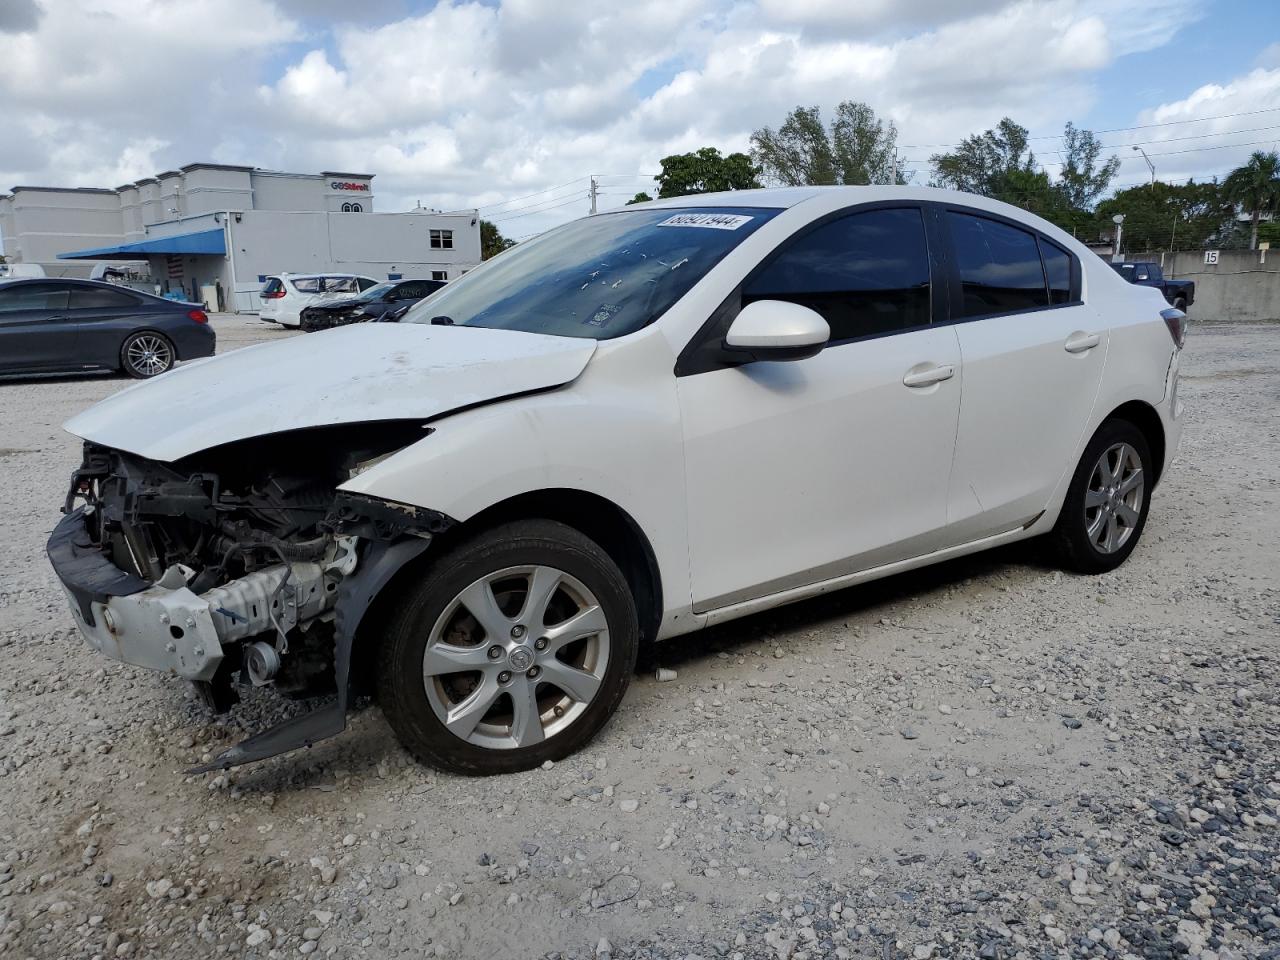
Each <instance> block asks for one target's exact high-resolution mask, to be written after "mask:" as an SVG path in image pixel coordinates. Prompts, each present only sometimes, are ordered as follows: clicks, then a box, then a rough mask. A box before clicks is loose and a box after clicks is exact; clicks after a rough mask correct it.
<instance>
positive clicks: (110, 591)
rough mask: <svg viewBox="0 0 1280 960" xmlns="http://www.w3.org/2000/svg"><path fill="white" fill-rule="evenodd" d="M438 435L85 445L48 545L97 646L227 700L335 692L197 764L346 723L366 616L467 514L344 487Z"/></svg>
mask: <svg viewBox="0 0 1280 960" xmlns="http://www.w3.org/2000/svg"><path fill="white" fill-rule="evenodd" d="M426 433H427V430H426V429H424V427H423V426H422V425H421V423H420V422H417V423H415V422H401V421H390V422H382V423H375V424H361V425H351V426H347V427H341V428H328V429H323V428H322V429H314V430H304V431H296V432H295V433H293V434H285V435H274V436H269V437H263V438H258V439H256V440H252V441H241V442H238V443H231V444H226V445H224V446H223V447H219V448H214V449H212V450H209V451H205V452H202V453H200V454H195V455H192V456H190V457H187V458H184V459H183V460H180V461H177V462H174V463H161V462H158V461H153V460H147V459H145V458H142V457H139V456H135V455H133V454H130V453H126V452H123V451H119V450H113V449H109V448H105V447H101V446H97V445H94V444H92V443H86V444H85V452H84V461H83V463H82V465H81V467H80V469H78V470H77V471H75V473H74V474H73V476H72V481H71V489H70V491H69V492H68V494H67V499H66V504H65V507H64V514H65V516H64V517H63V519H62V521H61V522H60V523H59V524H58V526H57V527H56V528H55V530H54V532H53V535H52V536H51V537H50V540H49V546H48V553H49V558H50V561H51V562H52V564H53V567H54V570H55V572H56V573H57V575H58V577H59V579H60V580H61V581H62V584H63V587H64V588H65V590H66V592H67V595H68V597H69V599H70V601H71V608H72V612H73V614H74V616H75V619H76V622H77V625H78V626H79V627H80V630H81V632H82V633H83V634H84V636H85V638H86V639H87V641H88V642H89V644H90V645H91V646H93V647H94V648H95V649H96V650H98V651H99V652H100V653H102V654H104V655H105V656H108V657H111V658H113V659H116V660H120V661H123V662H125V663H130V664H134V665H137V666H141V667H146V668H148V669H153V670H158V671H162V672H165V673H169V674H172V675H174V676H177V677H182V678H184V679H186V680H189V681H191V682H192V683H193V684H195V686H196V689H197V690H198V691H199V693H200V694H201V696H202V698H203V699H204V700H205V702H206V703H207V704H208V705H209V706H210V707H211V708H212V709H214V710H215V711H218V712H223V711H226V710H228V709H230V708H231V707H232V706H233V705H234V704H235V703H236V702H238V700H239V696H238V694H237V692H236V691H237V687H243V686H248V685H252V686H260V687H272V688H274V689H275V690H276V691H277V692H279V693H281V694H282V695H285V696H287V697H290V698H304V697H312V696H318V695H323V694H326V693H334V694H336V696H335V698H334V700H333V701H332V702H331V703H329V704H328V705H326V706H323V707H321V708H319V709H317V710H315V711H312V712H311V713H307V714H303V715H301V716H298V717H295V718H293V719H292V720H289V721H287V722H285V723H283V724H280V725H279V726H277V727H274V728H272V729H270V730H267V731H264V732H263V733H260V734H257V735H256V736H254V737H251V738H249V739H248V740H246V741H245V742H243V743H241V744H239V745H237V746H235V747H233V748H231V749H230V750H227V751H225V752H224V753H223V754H221V755H220V756H218V757H216V758H215V759H214V760H213V761H212V762H211V763H209V764H208V765H206V766H204V767H201V768H197V770H196V771H193V772H202V771H205V770H213V769H222V768H226V767H230V766H234V765H236V764H240V763H247V762H249V761H252V760H259V759H263V758H265V757H269V756H274V755H276V754H279V753H283V752H286V751H288V750H293V749H296V748H297V747H302V746H309V745H311V744H312V743H315V742H316V741H318V740H322V739H325V738H326V737H331V736H334V735H335V734H337V733H340V732H341V731H342V730H343V729H344V728H345V726H346V713H347V706H348V702H349V699H350V696H351V689H350V688H351V682H350V680H351V671H350V664H351V650H352V644H353V641H354V639H355V635H356V631H357V629H358V628H359V625H360V622H361V620H362V618H363V617H364V614H365V612H366V611H367V610H368V608H369V605H370V603H371V602H372V600H373V598H374V597H375V596H376V595H377V593H378V591H379V590H380V589H381V588H382V587H383V586H384V585H385V584H386V583H387V582H388V581H389V580H390V579H391V577H392V576H393V575H394V574H395V573H396V572H397V571H398V570H399V569H400V568H401V567H402V566H403V564H404V563H405V562H407V561H408V560H410V559H412V558H413V557H415V556H417V555H419V554H420V553H422V552H423V551H424V550H425V549H426V548H427V547H428V545H429V544H430V542H431V538H432V537H433V536H435V535H437V534H439V533H442V532H443V531H444V530H446V529H447V528H448V527H449V526H451V525H452V523H453V521H452V520H451V519H450V518H449V517H447V516H445V515H443V514H440V513H437V512H434V511H431V510H426V509H423V508H420V507H414V506H409V505H405V504H397V503H389V502H387V501H383V500H378V499H376V498H371V497H366V496H361V495H358V494H352V493H347V492H344V491H341V490H339V489H338V487H339V485H341V484H342V483H343V482H345V481H346V480H348V479H350V478H351V477H352V476H354V475H355V474H357V473H359V472H360V471H361V470H362V469H364V468H365V467H367V466H368V465H369V464H370V463H373V462H377V461H378V460H379V459H381V458H382V457H384V456H386V455H387V454H389V453H391V452H394V451H395V450H397V449H400V448H402V447H404V446H406V445H408V444H409V443H412V442H414V441H415V440H417V439H420V438H421V437H423V436H425V435H426Z"/></svg>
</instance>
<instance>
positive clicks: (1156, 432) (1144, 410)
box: [1102, 400, 1165, 489]
mask: <svg viewBox="0 0 1280 960" xmlns="http://www.w3.org/2000/svg"><path fill="white" fill-rule="evenodd" d="M1108 420H1128V421H1129V422H1130V423H1132V424H1133V425H1134V426H1135V427H1137V428H1138V429H1139V430H1141V431H1142V435H1143V436H1144V437H1145V438H1146V440H1147V446H1148V447H1150V448H1151V459H1152V461H1153V462H1152V469H1153V471H1154V472H1155V476H1154V478H1153V479H1152V481H1151V487H1152V489H1155V485H1156V484H1157V483H1159V482H1160V471H1161V470H1163V469H1164V453H1165V439H1164V424H1162V423H1161V422H1160V414H1158V413H1156V411H1155V407H1153V406H1151V404H1149V403H1143V402H1142V401H1141V400H1130V401H1129V402H1128V403H1123V404H1121V405H1120V406H1118V407H1116V408H1115V409H1114V410H1112V411H1111V412H1110V413H1109V414H1107V416H1106V417H1104V418H1103V421H1102V422H1103V423H1106V422H1107V421H1108Z"/></svg>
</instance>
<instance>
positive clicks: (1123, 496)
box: [49, 187, 1185, 773]
mask: <svg viewBox="0 0 1280 960" xmlns="http://www.w3.org/2000/svg"><path fill="white" fill-rule="evenodd" d="M1184 324H1185V318H1184V317H1183V315H1182V314H1181V313H1180V312H1178V311H1175V310H1170V309H1168V308H1167V306H1166V304H1165V303H1164V301H1163V300H1162V298H1161V297H1160V295H1159V293H1158V292H1156V291H1154V290H1148V289H1145V288H1141V287H1134V286H1132V285H1130V284H1127V283H1125V282H1124V281H1123V280H1122V279H1121V278H1120V277H1118V276H1116V274H1115V273H1114V272H1113V271H1112V270H1111V269H1110V268H1109V267H1108V265H1107V264H1106V263H1104V262H1103V261H1102V260H1100V259H1099V258H1098V257H1097V256H1095V255H1094V254H1093V253H1091V252H1090V251H1089V250H1088V249H1086V248H1085V247H1084V246H1083V245H1082V244H1080V243H1078V242H1077V241H1076V240H1074V239H1073V238H1072V237H1070V236H1069V235H1067V234H1066V233H1064V232H1063V231H1061V230H1059V229H1058V228H1056V227H1054V226H1052V225H1051V224H1049V223H1047V222H1045V221H1043V220H1040V219H1038V218H1037V217H1034V216H1032V215H1030V214H1028V213H1025V212H1024V211H1022V210H1019V209H1016V208H1014V207H1010V206H1006V205H1004V204H1002V203H997V202H994V201H991V200H986V199H983V198H981V197H976V196H969V195H965V194H959V193H951V192H944V191H938V190H929V189H920V188H902V187H848V188H820V187H812V188H794V189H782V190H762V191H742V192H737V193H731V194H721V195H707V196H692V197H681V198H678V199H672V200H664V201H658V202H655V203H648V204H641V205H636V206H630V207H626V208H625V209H622V210H617V211H610V212H607V213H602V214H599V215H596V216H592V217H588V218H586V219H582V220H578V221H575V222H573V223H570V224H567V225H565V226H563V227H560V228H558V229H556V230H552V231H551V232H549V233H547V234H545V235H543V236H541V237H539V238H537V239H535V240H531V241H528V242H526V243H523V244H521V245H519V246H518V247H515V248H514V249H512V250H509V251H507V252H505V253H503V254H501V255H500V256H498V257H496V258H494V259H493V260H491V261H489V262H487V263H485V264H484V265H483V266H481V267H480V268H479V269H476V270H474V271H472V272H471V273H469V274H468V275H467V276H465V277H463V278H462V279H460V280H458V281H455V282H454V283H452V284H450V285H449V286H448V287H446V288H445V289H443V290H441V291H440V292H438V293H436V294H435V295H433V296H431V297H429V298H427V299H426V300H423V301H421V302H420V303H419V304H418V305H416V306H415V307H414V308H413V309H412V310H411V311H410V312H409V313H408V314H407V315H406V317H405V318H404V320H403V321H402V322H400V323H398V324H390V323H388V324H361V325H358V326H355V327H345V328H340V329H336V330H332V331H328V332H325V333H321V334H318V335H316V336H313V337H309V338H307V339H306V341H305V342H302V341H286V342H275V343H271V344H266V345H262V346H258V347H252V348H249V349H245V350H241V351H237V352H235V353H231V354H228V355H224V356H219V357H216V358H214V359H212V360H209V361H206V362H204V363H201V364H196V365H192V366H190V367H188V368H184V369H179V370H177V371H176V372H174V373H171V374H168V375H166V376H164V377H160V378H158V379H157V380H155V381H152V382H149V383H147V384H145V385H143V386H141V387H138V388H135V389H132V390H129V391H126V392H123V393H121V394H119V395H117V396H115V397H113V398H111V399H109V400H107V401H105V402H103V403H101V404H99V405H98V406H96V407H94V408H92V409H90V410H89V411H87V412H85V413H83V414H81V415H80V416H78V417H76V418H74V419H73V420H72V421H70V422H69V423H68V425H67V427H68V429H69V430H70V431H71V432H72V433H74V434H76V435H77V436H80V437H83V438H84V439H85V440H86V441H88V443H87V444H86V454H85V462H84V465H83V466H82V467H81V469H80V470H78V471H77V472H76V474H75V477H74V479H73V482H72V489H71V492H70V495H69V496H68V509H69V511H70V512H68V514H67V516H66V517H65V518H64V519H63V520H62V522H61V523H60V524H59V525H58V528H57V530H55V532H54V534H53V537H52V539H51V541H50V546H49V553H50V557H51V559H52V561H53V564H54V567H55V569H56V570H57V572H58V574H59V576H60V577H61V579H62V581H63V583H64V585H65V586H66V589H67V592H68V595H69V597H70V598H71V601H72V604H71V606H72V610H73V613H74V616H75V617H76V620H77V622H78V623H79V626H80V628H81V630H82V631H83V632H84V634H85V636H86V637H87V638H88V640H89V642H90V643H92V644H93V645H94V646H95V647H96V648H98V649H99V650H101V651H102V652H103V653H104V654H106V655H108V656H112V657H116V658H118V659H121V660H125V661H127V662H131V663H135V664H140V665H143V666H146V667H150V668H153V669H157V670H164V671H166V672H170V673H174V674H177V675H178V676H182V677H186V678H187V679H190V680H192V681H195V682H196V684H197V686H198V688H199V689H200V691H201V692H202V693H203V694H204V695H205V697H206V699H207V700H208V702H209V703H210V704H211V705H213V706H214V707H215V708H217V709H227V708H229V707H230V706H231V704H232V703H233V702H234V700H235V686H236V684H238V683H242V682H248V683H253V684H255V685H259V686H274V687H276V688H277V689H279V690H281V691H282V692H285V693H289V694H291V695H299V694H307V693H318V692H325V691H326V690H334V689H335V688H336V692H337V697H336V700H335V701H333V702H331V703H330V704H328V705H326V706H323V707H321V708H319V709H317V710H316V711H314V712H312V713H310V714H306V715H303V716H301V717H298V718H294V719H293V720H291V721H289V722H287V723H285V724H282V725H280V726H277V727H275V728H272V729H270V730H267V731H265V732H264V733H261V734H259V735H257V736H255V737H252V738H250V739H249V740H247V741H245V742H244V743H242V744H240V745H238V746H236V747H233V748H231V749H229V750H227V751H226V752H224V753H223V754H221V755H220V756H218V757H217V758H215V759H214V760H213V762H212V763H210V764H207V765H206V766H205V767H203V768H201V769H214V768H218V767H226V766H230V765H232V764H236V763H243V762H246V761H249V760H255V759H260V758H262V757H265V756H271V755H273V754H277V753H281V752H284V751H286V750H290V749H293V748H295V747H298V746H302V745H305V744H310V743H313V742H315V741H316V740H318V739H321V738H323V737H326V736H331V735H333V734H336V733H338V732H339V731H341V730H342V729H343V727H344V725H345V717H346V708H347V703H348V701H349V700H350V698H351V696H352V695H353V694H354V693H357V692H361V691H365V690H367V691H368V692H371V693H374V694H375V695H376V696H377V698H378V699H379V700H380V702H381V706H382V709H383V711H384V712H385V715H386V717H387V719H388V720H389V722H390V724H391V726H392V728H393V729H394V730H395V731H396V733H397V734H398V735H399V737H400V739H401V740H402V741H403V742H404V744H405V745H406V746H407V747H408V748H409V749H410V750H411V751H412V752H413V753H414V754H415V755H416V756H418V757H419V758H421V759H422V760H424V761H426V762H429V763H432V764H435V765H437V766H440V767H443V768H445V769H448V770H453V771H458V772H462V773H499V772H504V771H513V770H520V769H526V768H529V767H533V766H536V765H538V764H541V763H543V762H544V761H546V760H554V759H557V758H560V757H563V756H565V755H566V754H568V753H570V752H572V751H574V750H576V749H577V748H579V747H580V746H582V745H583V744H584V743H586V742H587V741H588V740H590V739H591V737H592V736H594V735H595V734H596V732H597V731H599V729H600V728H601V727H602V726H603V725H604V723H605V722H606V721H607V720H608V718H609V717H610V715H611V714H612V713H613V712H614V710H615V709H616V708H617V706H618V704H619V702H620V701H621V699H622V696H623V693H624V691H625V690H626V688H627V684H628V682H629V681H630V678H631V675H632V673H633V671H634V667H635V663H636V657H637V654H638V652H639V651H640V650H641V649H642V648H645V647H648V646H649V645H651V644H654V643H658V642H660V641H663V640H667V639H670V638H671V637H675V636H678V635H681V634H686V633H689V632H691V631H694V630H697V629H699V628H701V627H704V626H707V625H708V624H713V623H720V622H723V621H727V620H732V619H734V618H736V617H741V616H744V615H746V614H750V613H753V612H755V611H759V610H766V609H769V608H771V607H776V606H779V605H781V604H785V603H790V602H792V601H796V600H800V599H803V598H805V597H811V596H814V595H815V594H820V593H825V592H827V591H832V590H837V589H839V588H841V587H845V586H848V585H850V584H855V583H860V582H863V581H866V580H871V579H874V578H876V577H883V576H887V575H889V574H893V573H899V572H901V571H905V570H911V569H913V568H916V567H921V566H924V565H926V564H930V563H935V562H938V561H941V560H946V559H949V558H951V557H957V556H961V555H963V554H967V553H973V552H974V551H978V550H984V549H986V548H988V547H994V546H998V545H1000V544H1006V543H1011V542H1013V541H1016V540H1025V539H1029V538H1032V537H1041V538H1043V539H1044V542H1045V544H1046V546H1048V547H1050V548H1052V550H1053V551H1054V552H1055V553H1056V555H1057V556H1058V557H1059V558H1060V559H1061V562H1062V564H1063V565H1064V566H1066V567H1067V568H1068V569H1070V570H1073V571H1078V572H1081V573H1099V572H1102V571H1106V570H1111V569H1113V568H1114V567H1116V566H1117V565H1118V564H1120V563H1122V562H1123V561H1124V560H1125V559H1126V558H1127V557H1128V556H1129V554H1130V553H1132V551H1133V550H1134V549H1135V547H1136V546H1137V545H1138V542H1139V539H1140V537H1141V535H1142V529H1143V526H1144V524H1145V523H1146V519H1147V513H1148V510H1149V508H1150V504H1151V498H1152V494H1153V492H1154V490H1155V487H1156V484H1157V483H1158V482H1159V480H1160V478H1161V475H1162V474H1163V473H1164V472H1165V471H1166V470H1167V468H1168V466H1169V464H1170V462H1171V460H1172V458H1173V456H1174V451H1175V449H1176V447H1177V444H1178V438H1179V434H1180V431H1181V404H1180V403H1179V402H1178V399H1177V392H1178V359H1179V352H1180V348H1181V346H1182V341H1183V337H1184V333H1185V329H1184Z"/></svg>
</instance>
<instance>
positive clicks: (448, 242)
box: [431, 230, 453, 250]
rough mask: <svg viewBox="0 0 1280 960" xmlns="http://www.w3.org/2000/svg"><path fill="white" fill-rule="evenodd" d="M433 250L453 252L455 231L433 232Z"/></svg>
mask: <svg viewBox="0 0 1280 960" xmlns="http://www.w3.org/2000/svg"><path fill="white" fill-rule="evenodd" d="M431 249H432V250H452V249H453V231H452V230H432V231H431Z"/></svg>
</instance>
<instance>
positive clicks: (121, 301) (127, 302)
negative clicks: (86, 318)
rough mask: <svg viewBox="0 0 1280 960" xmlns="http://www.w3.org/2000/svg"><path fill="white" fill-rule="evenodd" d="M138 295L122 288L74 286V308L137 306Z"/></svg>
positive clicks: (97, 308)
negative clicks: (133, 294) (125, 291)
mask: <svg viewBox="0 0 1280 960" xmlns="http://www.w3.org/2000/svg"><path fill="white" fill-rule="evenodd" d="M137 305H138V301H137V298H136V297H131V296H130V295H129V294H127V293H124V292H122V291H120V290H109V289H107V288H105V287H72V288H71V309H72V310H103V309H107V308H123V307H136V306H137Z"/></svg>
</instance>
